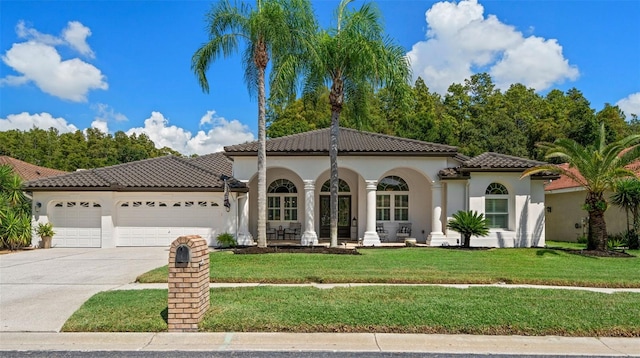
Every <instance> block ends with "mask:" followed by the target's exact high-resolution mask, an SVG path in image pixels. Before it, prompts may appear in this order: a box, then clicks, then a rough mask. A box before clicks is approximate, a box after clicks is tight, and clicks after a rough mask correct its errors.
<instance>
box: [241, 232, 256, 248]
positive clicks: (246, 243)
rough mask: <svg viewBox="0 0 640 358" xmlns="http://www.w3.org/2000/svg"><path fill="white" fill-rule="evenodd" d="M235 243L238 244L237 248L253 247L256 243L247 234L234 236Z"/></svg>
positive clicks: (249, 234)
mask: <svg viewBox="0 0 640 358" xmlns="http://www.w3.org/2000/svg"><path fill="white" fill-rule="evenodd" d="M236 241H237V242H238V246H253V245H255V244H256V242H255V241H253V236H252V235H251V233H248V232H247V233H239V234H238V235H236Z"/></svg>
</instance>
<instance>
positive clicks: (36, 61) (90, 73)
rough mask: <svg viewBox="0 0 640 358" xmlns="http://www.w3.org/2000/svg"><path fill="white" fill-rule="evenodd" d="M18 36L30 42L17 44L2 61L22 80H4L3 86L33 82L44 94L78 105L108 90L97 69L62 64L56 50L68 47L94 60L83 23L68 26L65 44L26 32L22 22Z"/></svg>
mask: <svg viewBox="0 0 640 358" xmlns="http://www.w3.org/2000/svg"><path fill="white" fill-rule="evenodd" d="M16 32H17V34H18V36H19V37H21V38H27V39H28V41H26V42H21V43H14V44H13V45H12V46H11V49H9V50H8V51H7V52H6V53H5V55H4V56H2V61H3V62H4V63H5V64H6V65H7V66H9V67H11V68H13V70H14V71H16V72H18V73H20V76H14V75H10V76H7V77H5V78H2V79H0V85H13V86H15V85H21V84H25V83H27V82H33V83H35V85H36V86H38V88H40V89H41V90H42V91H43V92H46V93H48V94H51V95H53V96H56V97H60V98H62V99H67V100H71V101H75V102H84V101H86V100H87V93H88V92H89V91H90V90H93V89H103V90H106V89H108V88H109V85H108V84H107V82H106V81H105V76H104V75H103V74H102V72H101V71H100V70H99V69H97V68H96V67H95V66H93V65H91V64H89V63H86V62H84V61H82V60H80V59H79V58H72V59H68V60H63V59H62V57H61V56H60V54H59V53H58V50H56V48H55V47H54V46H57V45H61V44H68V45H69V46H71V47H72V48H74V49H76V50H77V51H79V52H80V53H83V54H85V55H87V56H93V51H91V49H90V48H89V46H88V45H87V44H86V37H87V36H89V35H90V34H91V31H90V30H89V28H87V27H84V26H83V25H82V24H81V23H79V22H69V25H68V27H67V28H66V29H65V30H64V33H63V36H64V38H65V41H66V42H65V41H62V40H61V39H59V38H57V37H55V36H51V35H46V34H41V33H39V32H38V31H37V30H35V29H31V28H27V27H26V26H25V25H24V23H23V22H19V23H18V25H17V26H16Z"/></svg>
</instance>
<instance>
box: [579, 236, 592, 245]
mask: <svg viewBox="0 0 640 358" xmlns="http://www.w3.org/2000/svg"><path fill="white" fill-rule="evenodd" d="M577 241H578V244H586V243H587V242H588V241H589V238H588V237H587V235H580V236H578V240H577Z"/></svg>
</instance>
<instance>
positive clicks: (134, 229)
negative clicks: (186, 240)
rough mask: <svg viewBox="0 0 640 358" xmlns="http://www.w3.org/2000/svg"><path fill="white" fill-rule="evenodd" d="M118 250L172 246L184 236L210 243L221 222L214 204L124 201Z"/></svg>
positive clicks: (120, 204)
mask: <svg viewBox="0 0 640 358" xmlns="http://www.w3.org/2000/svg"><path fill="white" fill-rule="evenodd" d="M117 209H118V213H117V235H118V240H117V242H118V244H117V245H118V246H169V245H170V244H171V243H172V242H173V241H174V240H175V239H176V238H178V237H180V236H184V235H200V236H202V237H203V238H205V239H207V241H210V238H211V232H212V230H213V228H215V227H217V226H219V225H220V223H221V221H222V215H221V212H222V211H221V207H220V206H219V205H218V204H217V203H216V202H215V201H211V200H210V201H179V202H166V201H160V200H156V201H152V200H146V201H125V202H121V203H119V204H118V205H117Z"/></svg>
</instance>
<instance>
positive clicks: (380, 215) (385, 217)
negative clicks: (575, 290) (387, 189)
mask: <svg viewBox="0 0 640 358" xmlns="http://www.w3.org/2000/svg"><path fill="white" fill-rule="evenodd" d="M376 220H378V221H389V220H391V209H380V208H378V209H376Z"/></svg>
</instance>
